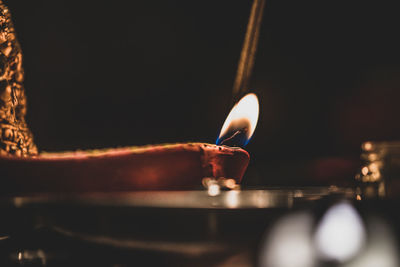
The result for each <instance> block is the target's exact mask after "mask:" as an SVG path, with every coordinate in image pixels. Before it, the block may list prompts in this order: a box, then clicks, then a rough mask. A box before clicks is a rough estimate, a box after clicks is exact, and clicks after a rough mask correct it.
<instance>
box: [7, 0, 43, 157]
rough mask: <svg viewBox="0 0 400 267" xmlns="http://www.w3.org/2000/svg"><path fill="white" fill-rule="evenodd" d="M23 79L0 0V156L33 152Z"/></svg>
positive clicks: (18, 53)
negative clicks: (26, 118)
mask: <svg viewBox="0 0 400 267" xmlns="http://www.w3.org/2000/svg"><path fill="white" fill-rule="evenodd" d="M23 81H24V70H23V69H22V52H21V47H20V45H19V43H18V41H17V39H16V36H15V31H14V26H13V24H12V21H11V15H10V12H9V10H8V8H7V7H6V6H5V5H4V4H3V3H2V1H1V0H0V155H5V154H12V155H16V156H28V155H34V154H37V148H36V146H35V144H34V143H33V136H32V133H31V132H30V130H29V129H28V126H27V124H26V122H25V114H26V97H25V89H24V86H23V84H22V82H23Z"/></svg>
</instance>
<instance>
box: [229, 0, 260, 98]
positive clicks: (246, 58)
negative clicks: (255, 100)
mask: <svg viewBox="0 0 400 267" xmlns="http://www.w3.org/2000/svg"><path fill="white" fill-rule="evenodd" d="M264 6H265V0H254V2H253V5H252V7H251V12H250V17H249V23H248V24H247V30H246V36H245V38H244V43H243V48H242V52H241V54H240V60H239V64H238V69H237V73H236V78H235V82H234V84H233V97H234V98H236V97H238V96H240V95H242V94H243V93H245V92H246V91H247V90H248V89H249V88H248V83H249V80H250V77H251V73H252V70H253V65H254V60H255V55H256V51H257V44H258V37H259V35H260V26H261V21H262V17H263V13H264Z"/></svg>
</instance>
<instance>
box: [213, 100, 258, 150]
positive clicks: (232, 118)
mask: <svg viewBox="0 0 400 267" xmlns="http://www.w3.org/2000/svg"><path fill="white" fill-rule="evenodd" d="M258 114H259V103H258V98H257V96H256V95H255V94H253V93H250V94H247V95H245V96H244V97H243V98H242V99H241V100H240V101H239V102H238V103H236V104H235V106H234V107H233V108H232V110H231V112H230V113H229V115H228V117H227V118H226V120H225V122H224V124H223V126H222V129H221V132H220V135H219V137H218V139H217V142H216V143H217V145H220V144H224V143H227V142H228V141H230V139H235V141H234V142H232V143H233V144H234V146H245V145H247V143H248V142H249V141H250V139H251V137H252V136H253V133H254V131H255V129H256V126H257V121H258ZM229 144H230V145H231V142H230V143H229Z"/></svg>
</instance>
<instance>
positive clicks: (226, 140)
mask: <svg viewBox="0 0 400 267" xmlns="http://www.w3.org/2000/svg"><path fill="white" fill-rule="evenodd" d="M244 132H247V129H244V130H237V131H236V132H235V133H234V134H232V135H231V136H230V137H228V138H226V139H224V140H223V141H222V142H221V143H220V144H219V145H221V146H222V145H226V144H227V143H228V144H229V142H230V141H232V140H233V139H234V138H235V137H236V136H238V135H239V134H242V133H244Z"/></svg>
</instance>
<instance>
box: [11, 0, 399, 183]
mask: <svg viewBox="0 0 400 267" xmlns="http://www.w3.org/2000/svg"><path fill="white" fill-rule="evenodd" d="M4 2H5V3H6V4H7V5H8V6H9V8H10V10H11V12H12V14H13V19H14V24H15V26H16V30H17V34H18V38H19V41H20V43H21V46H22V49H23V52H24V68H25V72H26V81H25V86H26V90H27V95H28V101H29V111H28V117H27V120H28V122H29V125H30V127H31V129H32V131H33V132H34V134H35V140H36V143H37V145H38V147H39V148H40V149H41V150H45V151H60V150H74V149H85V148H103V147H116V146H131V145H144V144H153V143H164V142H186V141H201V142H211V143H213V142H215V139H216V137H217V136H218V133H219V130H220V128H221V126H222V123H223V121H224V119H225V117H226V115H227V114H228V112H229V110H230V108H231V99H232V93H231V92H232V89H231V88H232V85H233V81H234V76H235V73H236V67H237V62H238V60H239V55H240V50H241V46H242V42H243V37H244V33H245V29H246V25H247V19H248V16H249V12H250V6H251V1H248V0H236V1H231V0H218V1H215V0H213V1H209V0H202V1H184V0H168V1H162V0H157V1H124V0H113V1H109V2H108V4H107V3H106V2H103V1H78V0H68V1H66V0H65V1H64V0H63V1H62V0H57V1H54V0H35V1H32V0H8V1H5V0H4ZM396 2H398V1H362V0H357V1H352V0H349V1H320V0H305V1H298V0H267V6H266V9H265V13H264V21H263V25H262V29H261V36H260V44H259V50H258V54H257V60H256V64H255V69H254V75H253V79H252V81H251V89H252V91H254V92H256V93H257V94H258V95H259V97H260V104H261V114H260V120H259V124H258V126H257V129H256V132H255V135H254V137H253V139H252V141H251V142H250V144H249V145H248V146H247V147H246V149H247V150H248V151H249V153H250V154H251V156H252V161H251V165H250V168H249V171H248V173H247V177H246V182H247V183H248V184H257V185H260V184H294V183H296V182H298V181H309V182H310V181H312V182H315V181H318V182H317V183H324V181H326V180H327V179H331V178H342V179H347V180H349V181H350V180H351V179H352V176H353V175H354V173H355V172H356V170H357V166H358V164H359V154H360V144H361V143H362V142H364V141H367V140H396V139H400V124H399V115H400V105H399V104H398V102H399V99H400V91H399V89H400V75H399V74H400V58H399V52H398V51H399V48H400V42H399V41H398V39H399V38H398V29H399V26H400V23H399V22H400V16H398V10H399V6H398V4H397V3H396Z"/></svg>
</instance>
